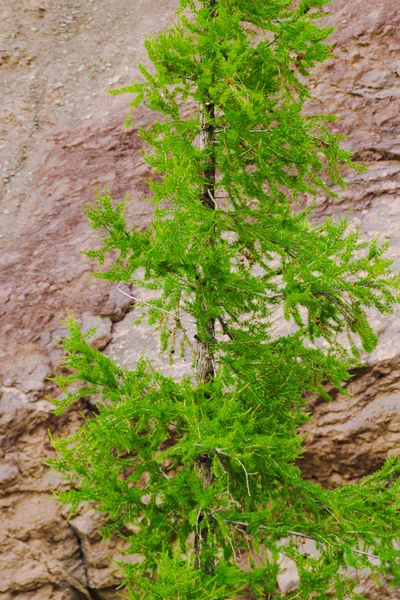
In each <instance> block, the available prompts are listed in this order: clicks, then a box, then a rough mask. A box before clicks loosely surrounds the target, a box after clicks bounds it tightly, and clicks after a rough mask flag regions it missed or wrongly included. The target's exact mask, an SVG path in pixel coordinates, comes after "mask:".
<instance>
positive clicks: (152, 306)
mask: <svg viewBox="0 0 400 600" xmlns="http://www.w3.org/2000/svg"><path fill="white" fill-rule="evenodd" d="M121 283H122V281H120V282H119V284H118V285H117V290H118V291H119V292H121V294H124V296H127V297H128V298H131V300H135V302H140V304H144V305H145V306H148V307H149V308H154V309H155V310H159V311H160V312H162V313H165V314H166V315H170V316H171V317H173V318H174V319H175V320H177V321H186V323H194V324H196V321H193V320H192V319H186V318H185V317H180V316H178V315H176V314H174V313H172V312H170V311H169V310H165V309H164V308H161V307H160V306H155V305H154V304H150V302H146V301H145V300H141V299H140V298H136V297H135V296H131V295H130V294H128V293H127V292H124V290H121V288H120V287H119V286H120V285H121Z"/></svg>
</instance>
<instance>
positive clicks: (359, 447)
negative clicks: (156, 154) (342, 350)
mask: <svg viewBox="0 0 400 600" xmlns="http://www.w3.org/2000/svg"><path fill="white" fill-rule="evenodd" d="M176 4H177V3H176V1H175V0H152V1H151V2H149V1H148V0H134V1H132V2H128V3H127V2H126V1H125V0H103V1H102V2H94V1H92V0H89V1H83V0H69V1H68V2H61V1H59V2H57V1H56V0H22V1H21V2H10V1H9V0H0V17H1V18H0V31H1V36H0V37H1V38H2V42H1V46H0V80H1V87H0V94H1V102H0V161H1V168H0V194H1V204H0V248H1V255H0V320H1V325H0V329H1V334H2V335H1V340H2V341H1V345H0V361H1V368H0V370H1V379H0V384H1V392H0V393H1V396H0V428H1V429H0V456H1V462H0V505H1V511H2V513H1V514H2V523H3V526H2V528H1V531H0V554H1V560H0V599H1V600H12V599H14V598H21V599H23V600H28V599H29V600H50V599H51V600H80V599H82V598H93V599H96V600H98V599H104V600H108V599H111V598H115V597H116V596H115V585H116V584H117V582H118V577H117V574H116V572H115V569H114V568H113V567H112V566H110V563H109V560H108V559H107V558H106V555H110V554H113V555H114V556H120V552H121V550H122V549H119V542H117V541H111V542H109V545H107V546H104V545H101V544H100V541H99V537H98V534H97V533H96V528H95V522H96V517H95V515H94V513H92V512H90V511H86V512H82V514H80V515H78V516H77V517H75V518H74V519H72V520H71V521H68V520H67V519H66V514H65V511H64V509H62V508H61V507H60V506H59V505H58V504H57V503H56V502H55V501H54V500H53V499H52V498H51V493H50V492H51V490H52V489H54V488H57V487H59V486H61V485H62V482H60V481H59V480H58V479H57V478H56V476H55V475H54V474H53V473H51V472H50V471H49V470H48V469H46V468H45V467H44V466H43V462H42V458H43V457H47V456H50V455H51V452H52V451H51V448H50V445H49V442H48V434H47V432H48V430H50V431H52V432H53V433H59V432H61V431H63V432H65V431H66V430H67V428H69V429H73V428H74V427H76V426H77V425H78V424H79V418H80V417H79V416H78V415H77V414H76V412H74V411H71V412H70V413H69V414H68V415H66V416H65V417H63V418H59V417H58V418H56V417H54V416H53V415H52V414H51V412H50V410H51V407H50V404H49V403H48V401H47V400H45V399H44V398H45V395H46V393H51V391H52V390H51V383H50V382H48V381H46V377H47V376H49V375H51V373H52V372H53V370H54V367H55V365H56V364H57V360H58V356H59V350H57V349H56V348H55V347H54V338H57V337H59V336H60V335H62V332H63V328H62V326H61V325H60V323H59V317H60V315H61V314H62V313H63V312H64V311H65V307H69V308H70V309H71V310H73V312H74V313H75V315H77V316H78V317H79V318H80V319H81V322H82V324H83V325H84V327H87V328H88V329H89V328H90V327H91V326H92V324H93V322H95V321H96V320H97V318H100V325H99V329H98V332H97V334H96V337H95V339H94V340H93V344H94V345H95V346H96V347H97V348H100V349H103V348H106V350H105V351H106V352H107V353H108V354H110V355H112V356H115V357H116V358H117V359H118V360H120V361H121V362H124V363H126V364H132V361H134V359H135V357H136V356H137V354H138V352H139V351H140V348H141V346H142V344H143V342H145V345H146V348H147V350H148V352H149V353H152V354H153V355H154V354H155V353H156V349H157V339H156V337H154V336H152V335H149V333H148V331H147V330H146V329H141V330H138V331H137V333H136V334H133V330H132V328H131V326H130V322H131V321H133V320H134V316H135V314H136V313H135V311H133V312H132V314H131V315H127V313H128V312H129V310H130V306H131V304H132V301H131V300H129V298H127V297H126V296H124V295H122V294H120V293H118V292H117V291H116V290H115V287H114V286H113V285H110V284H106V283H104V282H100V281H98V280H94V279H93V278H92V277H91V276H90V273H89V271H90V264H89V263H88V261H87V260H86V259H85V258H84V257H82V256H81V255H80V254H79V250H84V249H86V248H88V247H89V246H91V245H92V240H91V235H92V234H91V232H90V231H89V230H88V228H87V225H86V221H85V218H84V216H83V212H82V210H81V205H82V203H84V202H90V200H91V199H92V197H93V191H94V189H95V188H99V189H100V190H101V189H102V188H103V187H104V186H105V185H106V186H107V187H108V189H109V191H110V193H111V194H112V196H113V197H114V199H115V200H119V201H120V200H122V199H123V198H124V196H125V195H126V194H127V193H130V197H131V202H130V204H129V213H130V216H131V217H132V218H134V220H135V221H136V222H137V223H139V224H143V225H146V223H148V222H149V215H150V212H151V209H150V205H149V204H148V203H147V202H146V196H147V195H148V187H147V185H146V184H145V183H144V181H145V179H146V177H147V175H148V170H147V167H146V166H145V165H144V163H143V160H142V158H141V156H140V154H139V148H140V141H139V140H138V137H137V134H136V129H137V126H138V125H142V124H144V123H145V122H146V120H147V119H148V115H146V114H144V112H140V111H139V112H138V113H137V115H136V121H135V126H134V127H133V128H132V129H131V130H130V131H129V132H125V131H124V129H123V127H122V122H123V119H124V117H125V114H126V104H127V99H126V98H122V99H121V98H118V99H112V98H110V97H109V96H108V95H107V94H106V91H105V90H106V89H108V88H109V87H110V86H115V85H118V84H122V83H127V82H129V81H130V80H131V79H132V77H134V76H136V74H137V70H136V62H137V60H145V56H144V50H143V47H142V42H143V37H144V34H145V33H146V32H148V33H149V32H151V31H154V30H157V29H159V28H161V27H163V26H164V25H166V24H167V23H168V21H169V19H170V14H171V11H172V10H173V9H174V8H175V6H176ZM330 9H331V11H332V13H333V15H332V16H330V17H328V19H327V20H328V22H329V23H335V24H337V26H338V29H337V31H336V33H335V34H334V36H333V39H334V40H335V59H334V60H333V61H331V62H329V63H326V64H325V65H324V66H322V67H321V68H320V69H319V70H318V72H317V73H316V75H315V88H314V90H313V91H314V94H315V96H316V97H317V98H318V100H319V102H317V103H316V104H313V105H312V106H310V110H317V111H324V112H327V113H332V112H333V113H337V114H338V115H339V116H340V120H339V121H338V122H337V123H336V124H335V125H334V126H333V127H334V128H336V129H337V131H341V132H344V133H346V134H348V135H349V138H348V140H347V141H346V145H347V147H349V148H350V149H352V150H354V152H355V157H356V159H357V160H359V161H361V162H364V163H365V164H368V166H369V168H370V170H369V171H368V172H367V173H363V174H355V173H354V172H352V173H348V174H347V175H346V179H347V181H348V190H347V191H346V192H345V193H344V194H343V200H342V201H341V202H338V201H335V202H333V201H327V200H326V199H324V198H321V199H320V204H319V208H318V210H319V213H320V215H324V214H333V213H345V212H346V211H348V210H349V209H350V208H351V209H352V211H353V219H354V220H355V222H356V224H359V225H360V227H361V228H362V229H363V231H364V232H365V234H366V235H368V236H374V235H376V234H378V233H379V232H380V233H381V236H382V237H383V239H385V238H390V237H391V236H393V235H396V236H397V239H396V240H395V241H394V244H393V247H392V250H391V252H392V256H393V258H395V259H396V260H398V257H399V245H400V237H399V226H398V224H399V220H400V203H399V199H398V195H399V189H400V161H399V157H400V142H399V139H400V138H399V133H400V116H399V115H400V86H399V81H400V79H399V78H400V58H399V57H400V34H399V31H400V6H399V3H398V0H375V2H374V3H370V2H366V0H353V1H352V2H351V3H349V2H348V1H346V0H334V1H333V2H332V4H331V6H330ZM125 290H126V291H128V288H125ZM125 315H127V316H125ZM376 326H377V329H378V331H379V333H380V335H381V345H380V347H379V348H378V350H376V351H375V352H374V354H373V355H372V356H371V357H369V358H368V360H367V367H365V368H364V369H362V370H360V371H359V372H357V373H355V375H354V378H353V379H352V381H351V382H350V384H349V389H350V391H351V393H352V396H351V397H350V398H345V399H342V398H335V399H334V401H333V402H332V403H330V404H325V403H321V404H318V405H317V406H315V407H314V409H313V412H314V419H313V421H312V423H310V424H309V425H307V432H308V441H307V449H308V452H307V454H306V457H305V459H304V461H303V465H302V466H303V469H304V472H305V473H306V474H307V475H308V476H309V477H312V478H314V479H316V480H318V481H321V482H322V483H323V484H325V485H328V486H335V485H337V484H340V483H342V482H344V481H356V480H357V479H358V478H360V477H361V476H363V475H365V474H367V473H370V472H372V471H373V470H374V469H375V468H377V467H378V466H379V465H380V464H382V462H383V460H384V459H385V457H386V456H387V455H388V453H389V452H391V451H393V450H396V449H397V450H398V448H399V445H400V444H399V442H400V415H399V412H400V384H399V381H400V372H399V365H400V360H399V356H398V354H399V351H398V349H397V337H398V333H399V331H400V317H399V316H397V317H391V318H382V317H379V318H376ZM186 368H187V366H186V365H185V363H184V362H182V363H181V364H180V365H179V367H178V371H179V372H183V370H185V369H186ZM82 410H85V407H82ZM134 559H135V557H132V560H134ZM363 585H364V586H367V589H368V590H369V591H368V594H369V595H368V597H369V598H371V600H381V599H383V598H393V599H394V598H398V597H399V595H400V591H399V590H397V591H396V590H395V591H388V590H387V589H383V590H382V589H378V588H375V587H372V586H371V584H370V583H364V584H363Z"/></svg>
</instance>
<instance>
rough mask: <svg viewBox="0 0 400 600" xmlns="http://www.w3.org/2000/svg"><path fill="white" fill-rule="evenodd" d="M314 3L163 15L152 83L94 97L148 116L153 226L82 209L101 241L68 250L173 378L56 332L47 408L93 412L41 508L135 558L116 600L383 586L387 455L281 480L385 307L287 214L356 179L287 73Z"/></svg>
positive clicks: (299, 75)
mask: <svg viewBox="0 0 400 600" xmlns="http://www.w3.org/2000/svg"><path fill="white" fill-rule="evenodd" d="M327 3H328V0H295V1H293V0H203V1H202V2H200V3H199V2H194V1H192V0H181V1H180V5H181V6H180V10H179V11H178V15H177V17H176V21H175V22H174V23H173V24H172V25H171V27H170V28H169V29H168V30H167V31H166V32H160V33H158V34H157V35H156V36H153V37H152V38H151V39H149V40H147V41H146V48H147V51H148V54H149V57H150V59H151V61H152V63H153V68H152V69H151V70H150V71H149V70H147V68H145V67H144V66H140V71H141V74H142V79H141V81H139V82H136V83H134V84H133V85H131V86H128V87H125V88H122V89H120V90H115V91H113V92H112V93H113V94H121V93H128V94H132V95H133V101H132V102H131V115H130V116H129V118H128V122H127V125H129V124H130V123H131V121H132V118H134V109H135V107H137V106H139V105H142V106H146V107H147V108H148V109H151V110H153V111H155V112H157V113H159V115H160V118H159V120H158V121H156V122H155V123H154V124H152V125H150V126H149V127H148V128H146V129H142V130H141V131H140V135H141V137H142V139H143V141H144V150H143V152H144V156H145V158H146V161H147V163H148V164H149V165H150V166H151V167H152V170H153V173H154V174H155V176H154V177H153V178H152V179H151V181H150V185H151V189H152V193H153V196H152V201H153V202H154V204H155V212H154V218H153V221H152V224H151V226H150V227H149V228H148V229H147V230H145V231H144V230H141V229H140V228H138V227H136V226H135V225H133V226H130V227H128V226H127V224H126V222H125V218H124V206H125V205H124V203H122V204H119V205H118V206H116V207H114V205H113V203H112V201H111V199H110V198H109V196H108V195H107V192H105V193H104V195H98V197H97V201H96V203H94V204H93V205H90V206H87V207H86V214H87V217H88V219H89V221H90V224H91V226H92V228H93V229H95V230H100V231H101V232H103V234H104V235H103V236H102V237H101V246H100V248H98V249H95V250H91V251H89V252H87V254H88V256H89V257H92V258H96V259H98V261H99V264H100V265H106V266H107V267H106V269H105V270H104V271H101V272H98V273H96V276H97V277H101V278H103V279H106V280H108V281H127V282H132V283H133V284H134V285H135V286H141V287H143V288H147V289H151V290H158V298H157V299H156V300H151V301H149V302H148V303H147V305H146V308H147V313H146V314H147V316H148V320H149V322H150V323H151V324H153V325H154V326H156V327H158V328H159V331H160V335H161V339H162V345H163V350H164V351H166V352H169V354H170V357H171V360H172V361H173V357H174V352H175V349H176V348H177V347H179V346H180V347H181V349H182V351H185V349H186V351H187V350H188V347H189V348H190V347H191V348H192V350H193V356H194V358H193V370H192V373H191V374H189V375H188V376H187V377H184V378H183V379H182V380H179V381H177V380H174V379H173V378H171V377H166V376H164V375H163V374H162V373H160V372H158V371H157V370H155V369H154V368H153V367H152V366H151V364H150V363H149V362H148V361H147V360H145V359H144V358H143V359H141V360H140V361H139V363H138V365H137V368H136V369H135V370H134V371H128V370H127V369H124V368H122V367H120V366H118V365H116V364H115V363H114V362H113V361H112V360H111V359H109V358H106V357H105V356H103V355H102V354H101V353H100V352H98V351H96V350H93V349H92V348H91V347H90V345H89V344H88V343H87V337H88V336H87V335H86V336H85V335H83V334H82V333H81V331H80V329H79V327H78V325H77V323H76V322H75V321H74V320H73V319H72V318H71V319H70V320H69V321H68V324H69V332H70V335H69V337H68V338H66V339H65V340H64V342H63V344H64V347H65V350H66V356H65V359H64V362H65V366H66V368H67V369H68V370H69V373H70V375H67V376H60V377H58V378H57V379H56V381H57V383H58V385H59V386H60V387H61V388H62V389H63V390H64V391H65V392H66V394H65V399H64V400H62V401H60V402H59V403H58V408H57V410H58V411H60V412H61V411H62V410H64V409H65V408H66V407H67V406H69V405H70V404H72V403H73V402H76V401H77V400H79V399H81V398H90V399H91V401H92V403H93V404H94V405H95V409H94V411H93V417H92V418H90V419H87V420H86V421H85V422H84V424H83V425H82V426H81V427H80V429H78V431H76V432H75V433H74V434H73V435H71V436H69V437H66V438H62V439H57V440H54V445H55V448H56V449H57V451H58V453H59V455H60V458H59V459H57V460H54V461H52V465H53V466H54V467H55V468H56V469H58V471H60V472H61V473H63V475H64V476H65V478H66V480H67V481H68V482H70V486H69V489H68V491H66V492H63V493H61V494H59V497H60V500H61V501H63V502H65V503H68V504H71V505H72V510H73V511H75V510H76V509H77V508H78V506H79V505H80V504H81V503H82V502H91V503H94V504H95V505H96V507H97V508H98V510H99V511H101V512H102V513H104V514H105V518H104V527H103V533H104V535H111V534H112V533H116V534H118V535H120V536H121V538H123V539H125V540H126V541H127V543H128V550H127V552H128V554H135V555H137V559H136V561H135V560H134V561H132V560H130V561H129V560H128V559H127V562H126V564H125V563H123V564H121V569H122V570H123V572H124V574H125V585H126V589H127V590H128V591H127V594H128V597H129V598H131V599H135V600H136V599H146V600H153V599H154V600H155V599H165V600H167V599H168V600H170V599H177V600H189V599H191V598H193V599H196V600H206V599H208V600H219V599H220V600H222V599H224V600H227V599H234V598H244V597H246V598H258V599H261V598H277V597H282V596H283V595H284V594H283V592H282V591H280V590H279V587H278V585H277V578H278V575H279V573H280V571H281V570H282V566H281V563H282V559H283V557H285V556H286V557H288V558H289V559H292V560H293V561H294V562H295V563H296V566H297V570H298V573H299V585H298V587H297V588H296V589H295V590H294V591H292V592H291V593H290V594H289V596H290V597H293V598H297V599H299V600H300V599H304V600H306V599H309V598H313V599H316V600H317V599H321V600H322V599H324V600H325V599H326V598H327V597H332V598H335V599H345V598H346V599H350V598H358V599H361V598H362V596H360V595H359V594H358V593H356V588H355V586H356V583H355V580H354V577H355V575H354V573H355V572H356V570H358V569H366V568H367V569H370V570H371V571H372V572H373V573H375V574H377V575H390V576H391V578H392V581H393V584H394V585H398V584H399V583H400V564H399V554H400V553H399V550H398V546H397V545H396V538H399V526H400V511H399V509H400V501H399V479H398V477H399V473H400V464H399V461H398V460H396V459H395V458H390V459H389V460H388V461H387V462H386V464H385V465H384V466H383V467H382V468H381V469H380V470H379V471H378V472H377V473H375V474H374V475H372V476H370V477H367V478H365V479H363V480H362V481H361V482H360V483H359V484H351V485H345V486H343V487H341V488H338V489H334V490H327V489H324V488H322V487H321V486H320V485H317V484H314V483H310V482H309V481H306V480H304V479H303V478H302V475H301V472H300V470H299V468H298V467H297V466H296V461H297V460H298V459H299V457H301V456H302V453H303V449H302V441H303V439H302V435H301V433H300V432H299V426H300V425H301V424H303V423H304V422H306V421H307V420H308V419H309V418H310V416H309V414H308V413H307V409H306V407H307V401H309V400H310V399H312V398H315V397H319V396H324V397H326V398H327V399H329V396H328V394H327V392H326V391H325V387H326V384H327V383H328V384H329V385H330V387H331V388H334V389H337V390H338V391H339V392H340V393H343V394H344V393H346V391H345V389H344V388H343V385H344V382H345V381H346V380H347V379H348V378H349V369H351V368H354V367H355V366H357V365H359V364H360V362H359V357H360V351H361V349H363V350H364V351H367V352H370V351H372V349H373V348H374V347H375V345H376V343H377V337H376V335H375V333H374V331H373V330H372V328H371V326H370V325H369V323H368V319H367V311H368V310H369V309H371V308H375V309H377V310H378V311H380V312H381V313H383V314H389V313H391V312H392V308H393V305H394V303H395V302H396V289H397V288H398V285H399V277H398V276H396V275H394V274H393V273H392V271H391V261H390V260H388V259H387V258H385V251H386V249H387V245H386V244H383V245H382V244H380V243H379V242H378V241H377V240H374V241H372V242H368V243H366V242H364V241H362V240H361V238H360V232H358V231H353V230H351V231H349V228H348V221H347V219H339V218H338V219H326V220H325V221H324V222H322V223H321V222H318V223H316V222H315V220H312V218H311V216H312V210H313V208H312V206H311V208H306V209H303V210H300V207H299V205H298V199H299V197H300V196H302V197H304V196H305V195H306V196H307V197H311V198H312V197H316V196H317V194H318V193H319V192H321V191H323V192H324V193H330V194H333V192H332V191H331V188H332V187H333V186H336V187H337V185H338V184H339V185H340V186H342V187H344V182H343V179H342V176H341V174H340V170H339V167H340V165H343V164H344V165H348V166H350V167H354V168H358V169H360V167H358V166H356V165H354V164H353V163H352V162H351V158H350V153H349V152H347V151H345V150H343V149H341V148H340V146H339V144H338V142H339V141H340V139H341V138H340V136H338V135H334V134H332V133H331V132H330V130H329V123H330V122H332V121H333V120H334V117H327V116H318V115H317V116H310V115H307V114H305V113H304V112H303V105H304V102H305V100H306V99H307V98H309V97H310V94H309V92H308V90H307V87H306V86H305V83H304V81H305V79H306V76H307V75H308V74H309V71H310V69H311V68H313V67H314V66H315V65H316V64H317V63H320V62H322V61H324V60H326V59H327V58H328V57H329V56H330V47H329V45H327V44H325V43H324V40H325V39H326V38H327V37H328V35H329V34H330V33H331V31H332V29H327V28H321V26H320V25H318V19H319V18H320V17H321V16H322V13H321V11H320V9H321V8H322V7H323V6H324V5H326V4H327ZM153 293H154V292H153ZM279 315H281V316H282V317H283V316H284V317H285V318H286V319H287V320H288V321H289V322H291V323H292V329H291V331H292V333H290V334H288V335H282V336H280V335H279V328H278V330H277V329H276V325H274V323H275V322H276V320H277V319H278V317H279ZM188 321H192V322H193V323H195V328H196V334H195V336H194V337H193V334H189V332H188V330H187V329H188V327H187V322H188ZM307 539H308V540H311V543H313V544H314V546H315V552H313V553H312V555H311V556H309V555H308V553H306V552H305V551H304V542H305V541H306V540H307Z"/></svg>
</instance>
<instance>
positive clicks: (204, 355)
mask: <svg viewBox="0 0 400 600" xmlns="http://www.w3.org/2000/svg"><path fill="white" fill-rule="evenodd" d="M216 6H217V0H206V1H205V7H206V8H208V9H209V10H210V15H211V16H213V17H214V16H215V14H216V12H215V11H216ZM214 118H215V104H214V103H213V102H212V101H211V98H210V97H209V95H208V94H206V99H205V103H204V106H201V107H200V125H201V128H200V141H199V147H200V149H201V150H205V151H208V153H209V154H208V157H207V160H206V166H205V168H204V179H205V182H204V187H203V189H202V192H201V195H200V200H201V202H202V204H203V205H204V206H205V207H207V208H209V209H210V210H215V200H214V194H215V173H216V165H215V157H214V151H213V150H214V145H213V141H214V129H215V128H214V126H213V125H212V123H210V121H214ZM213 242H214V240H213V239H212V238H211V239H210V244H213ZM204 310H207V309H206V307H205V306H204ZM206 332H207V338H208V339H205V340H204V339H201V338H200V337H199V335H196V341H197V348H196V370H197V376H198V378H199V380H200V381H202V382H204V383H208V382H209V381H211V380H212V379H213V377H214V376H215V369H214V361H213V355H212V352H211V351H210V342H212V341H213V340H214V337H215V320H214V319H210V321H209V323H208V325H207V328H206ZM198 333H199V332H198ZM195 468H196V470H197V472H198V474H199V477H200V480H201V482H202V485H203V487H204V489H206V488H208V487H210V486H211V485H212V484H213V481H214V476H213V474H212V456H211V455H209V454H201V455H199V456H198V457H197V458H196V459H195ZM203 520H204V517H203V514H202V513H201V511H200V512H199V515H198V519H197V532H196V535H195V545H194V549H195V555H196V566H197V568H199V569H200V568H201V569H202V570H203V571H204V572H207V573H210V572H212V571H213V569H214V564H213V561H212V560H211V561H210V560H207V559H206V560H204V557H202V554H203V549H204V546H206V544H207V539H208V533H209V532H208V529H207V528H204V527H201V524H202V522H203Z"/></svg>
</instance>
